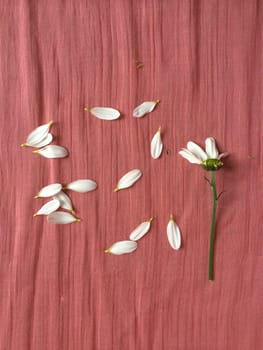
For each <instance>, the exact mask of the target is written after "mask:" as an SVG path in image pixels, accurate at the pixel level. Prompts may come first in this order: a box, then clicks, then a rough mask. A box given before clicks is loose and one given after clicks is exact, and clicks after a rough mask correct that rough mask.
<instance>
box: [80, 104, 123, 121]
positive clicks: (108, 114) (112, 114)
mask: <svg viewBox="0 0 263 350" xmlns="http://www.w3.org/2000/svg"><path fill="white" fill-rule="evenodd" d="M85 110H86V111H88V112H90V113H91V114H92V115H94V116H95V117H97V118H99V119H103V120H115V119H118V118H119V117H120V115H121V114H120V112H119V111H118V110H117V109H114V108H111V107H93V108H90V109H88V108H85Z"/></svg>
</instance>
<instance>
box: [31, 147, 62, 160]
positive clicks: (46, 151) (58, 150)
mask: <svg viewBox="0 0 263 350" xmlns="http://www.w3.org/2000/svg"><path fill="white" fill-rule="evenodd" d="M33 153H37V154H40V155H41V156H42V157H45V158H65V157H67V155H68V150H67V149H66V148H65V147H62V146H57V145H48V146H46V147H44V148H41V149H38V150H36V151H33Z"/></svg>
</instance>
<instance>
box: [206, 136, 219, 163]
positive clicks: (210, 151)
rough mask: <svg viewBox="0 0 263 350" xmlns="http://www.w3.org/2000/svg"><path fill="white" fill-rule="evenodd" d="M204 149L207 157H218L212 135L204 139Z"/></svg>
mask: <svg viewBox="0 0 263 350" xmlns="http://www.w3.org/2000/svg"><path fill="white" fill-rule="evenodd" d="M205 150H206V153H207V155H208V158H211V159H218V150H217V148H216V142H215V139H214V138H213V137H208V138H207V139H206V140H205Z"/></svg>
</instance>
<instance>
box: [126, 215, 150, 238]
mask: <svg viewBox="0 0 263 350" xmlns="http://www.w3.org/2000/svg"><path fill="white" fill-rule="evenodd" d="M152 220H153V219H152V218H150V219H149V220H148V221H145V222H143V223H141V224H140V225H139V226H137V227H136V228H135V229H134V230H133V231H132V232H131V234H130V240H131V241H138V240H139V239H140V238H142V237H143V236H145V235H146V233H147V232H148V231H149V230H150V228H151V222H152Z"/></svg>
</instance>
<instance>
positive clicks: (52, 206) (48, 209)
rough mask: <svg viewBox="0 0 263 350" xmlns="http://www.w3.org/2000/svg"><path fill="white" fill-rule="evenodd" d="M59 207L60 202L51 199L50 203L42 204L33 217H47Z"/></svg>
mask: <svg viewBox="0 0 263 350" xmlns="http://www.w3.org/2000/svg"><path fill="white" fill-rule="evenodd" d="M59 206H60V202H59V200H57V199H53V200H52V201H50V202H47V203H46V204H44V205H43V206H42V207H41V208H40V209H39V210H38V211H37V212H36V213H35V214H34V216H37V215H48V214H51V213H53V212H54V211H56V210H57V209H58V208H59Z"/></svg>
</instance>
